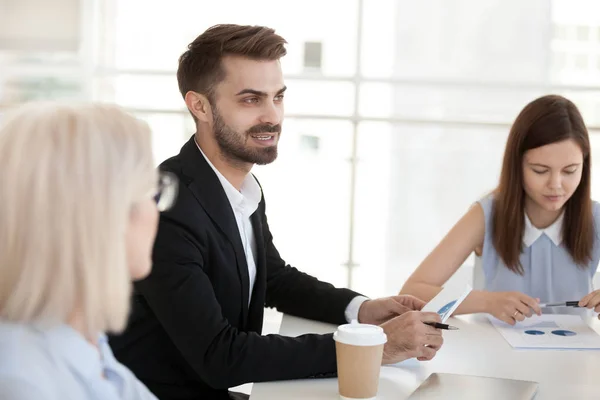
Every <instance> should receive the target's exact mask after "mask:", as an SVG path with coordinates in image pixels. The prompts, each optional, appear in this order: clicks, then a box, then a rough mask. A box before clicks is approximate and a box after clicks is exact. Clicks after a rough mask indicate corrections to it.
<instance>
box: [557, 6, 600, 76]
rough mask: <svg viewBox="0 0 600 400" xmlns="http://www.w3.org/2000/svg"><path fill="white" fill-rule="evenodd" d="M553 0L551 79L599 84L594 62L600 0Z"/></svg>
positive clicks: (599, 45) (598, 70)
mask: <svg viewBox="0 0 600 400" xmlns="http://www.w3.org/2000/svg"><path fill="white" fill-rule="evenodd" d="M573 4H574V3H573V2H572V1H568V0H552V13H551V23H552V25H553V28H554V29H553V31H552V38H551V52H552V55H553V57H552V69H551V72H552V74H551V79H552V81H553V82H556V83H560V84H574V85H591V84H593V85H598V84H600V68H597V67H596V65H594V64H595V60H596V55H597V54H598V53H599V51H598V49H599V48H600V35H599V34H598V25H600V3H598V2H595V1H578V2H576V4H577V7H573Z"/></svg>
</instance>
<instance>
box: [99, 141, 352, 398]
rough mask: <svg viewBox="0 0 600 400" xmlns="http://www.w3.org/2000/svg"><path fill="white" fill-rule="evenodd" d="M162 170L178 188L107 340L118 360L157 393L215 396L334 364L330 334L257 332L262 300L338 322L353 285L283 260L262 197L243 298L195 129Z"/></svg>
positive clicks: (218, 192) (236, 237) (235, 257)
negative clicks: (128, 308)
mask: <svg viewBox="0 0 600 400" xmlns="http://www.w3.org/2000/svg"><path fill="white" fill-rule="evenodd" d="M161 169H163V170H168V171H171V172H173V173H175V174H176V175H177V176H178V177H179V179H180V185H179V186H180V188H179V196H178V198H177V203H176V204H175V206H174V207H173V209H171V210H169V211H168V212H165V213H163V214H161V217H160V223H159V230H158V234H157V238H156V243H155V247H154V252H153V269H152V272H151V274H150V275H149V276H148V277H147V278H145V279H144V280H141V281H139V282H137V283H135V284H134V288H135V291H134V296H133V309H132V314H131V318H130V321H129V324H128V327H127V330H126V331H125V332H124V333H123V334H122V335H119V336H116V337H111V338H110V344H111V346H112V349H113V351H114V353H115V355H116V357H117V359H118V360H119V361H121V362H122V363H124V364H125V365H127V366H128V367H129V368H130V369H131V370H132V371H133V372H134V373H135V374H136V375H137V376H138V378H139V379H141V380H142V381H143V382H144V383H145V384H146V385H147V386H148V388H149V389H150V390H151V391H152V392H154V393H155V394H156V395H157V397H159V398H160V399H161V400H175V399H177V400H183V399H186V400H187V399H212V398H221V397H224V396H226V394H227V388H229V387H232V386H236V385H239V384H242V383H246V382H261V381H270V380H281V379H295V378H305V377H310V376H315V375H319V374H322V373H330V372H335V370H336V362H335V345H334V341H333V339H332V336H331V335H303V336H300V337H298V338H291V337H284V336H279V335H268V336H261V330H262V322H263V312H264V307H265V306H267V307H276V308H277V309H278V310H279V311H281V312H283V313H287V314H293V315H297V316H301V317H305V318H310V319H315V320H320V321H325V322H330V323H335V324H343V323H345V322H346V321H345V318H344V311H345V309H346V306H347V305H348V303H349V302H350V301H351V300H352V299H353V298H354V297H355V296H358V293H355V292H353V291H350V290H348V289H336V288H334V287H333V286H332V285H330V284H328V283H323V282H320V281H318V280H317V279H316V278H313V277H311V276H309V275H306V274H304V273H302V272H300V271H298V270H297V269H295V268H292V267H290V266H289V265H286V263H285V262H284V261H283V260H282V259H281V257H280V256H279V253H278V252H277V249H276V248H275V246H274V245H273V238H272V236H271V233H270V231H269V225H268V224H267V217H266V215H265V201H264V197H263V198H262V199H261V202H260V205H259V207H258V209H257V211H256V212H255V213H254V214H253V215H252V216H251V221H252V225H253V229H254V234H255V237H256V247H257V254H256V257H257V263H256V269H257V274H256V282H255V286H254V291H253V293H252V301H251V303H250V305H248V296H249V293H248V291H249V278H248V266H247V263H246V258H245V254H244V249H243V247H242V242H241V239H240V234H239V231H238V228H237V225H236V221H235V217H234V214H233V211H232V209H231V206H230V203H229V201H228V199H227V197H226V195H225V191H224V190H223V187H222V186H221V183H220V182H219V180H218V178H217V176H216V174H215V173H214V171H213V170H212V168H211V167H210V165H209V164H208V163H207V162H206V160H205V159H204V157H203V156H202V154H201V153H200V152H199V150H198V148H197V147H196V144H195V142H194V139H193V137H192V138H191V139H190V140H189V141H188V142H187V143H186V144H185V145H184V146H183V148H182V149H181V152H180V153H179V155H177V156H175V157H173V158H171V159H169V160H167V161H165V162H164V163H163V164H162V165H161ZM315 229H317V228H315Z"/></svg>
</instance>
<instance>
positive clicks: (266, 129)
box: [246, 124, 281, 135]
mask: <svg viewBox="0 0 600 400" xmlns="http://www.w3.org/2000/svg"><path fill="white" fill-rule="evenodd" d="M246 133H247V134H249V135H258V134H261V133H281V125H280V124H277V125H269V124H262V125H254V126H253V127H252V128H250V129H248V130H247V131H246Z"/></svg>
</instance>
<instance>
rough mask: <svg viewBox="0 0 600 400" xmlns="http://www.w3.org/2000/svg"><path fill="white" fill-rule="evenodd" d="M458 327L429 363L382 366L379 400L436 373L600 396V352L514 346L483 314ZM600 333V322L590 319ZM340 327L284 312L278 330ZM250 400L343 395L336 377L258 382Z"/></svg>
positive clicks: (559, 395)
mask: <svg viewBox="0 0 600 400" xmlns="http://www.w3.org/2000/svg"><path fill="white" fill-rule="evenodd" d="M449 321H450V322H449V323H450V324H452V325H455V326H457V327H459V328H460V330H459V331H445V332H444V346H443V347H442V349H441V350H440V351H439V352H438V354H437V356H436V357H435V358H434V359H433V360H432V361H428V362H419V361H416V360H414V359H413V360H407V361H405V362H402V363H399V364H396V365H393V366H385V367H382V369H381V377H380V384H379V393H378V397H377V398H378V399H379V400H386V399H390V400H391V399H393V400H400V399H405V398H407V397H408V396H409V395H410V394H411V393H412V392H413V390H415V389H416V388H417V387H418V386H419V385H420V384H421V382H423V381H424V380H425V378H426V377H427V376H428V375H429V374H430V373H432V372H451V373H459V374H470V375H480V376H492V377H499V378H513V379H522V380H531V381H535V382H539V384H540V386H539V391H538V395H537V397H536V400H538V399H539V400H550V399H579V400H581V399H596V400H597V399H600V351H552V350H513V348H512V347H511V346H510V345H509V344H508V343H507V342H506V341H505V340H504V338H503V337H502V336H501V335H500V334H499V333H498V332H497V331H496V329H495V328H494V327H493V326H492V325H491V324H490V323H489V321H488V320H487V318H486V317H485V316H484V315H468V316H459V317H453V318H451V319H450V320H449ZM589 322H590V326H592V328H593V329H595V330H596V331H597V332H599V333H600V321H598V319H597V318H594V319H590V321H589ZM335 328H336V327H335V326H333V325H328V324H323V323H320V322H315V321H309V320H305V319H301V318H297V317H291V316H289V315H285V316H284V317H283V320H282V323H281V327H280V330H279V333H280V334H282V335H286V336H298V335H300V334H304V333H329V332H333V331H334V330H335ZM250 399H251V400H275V399H277V400H280V399H298V400H299V399H303V400H304V399H323V400H325V399H331V400H333V399H339V397H338V393H337V379H314V380H296V381H280V382H267V383H255V384H254V386H253V388H252V395H251V397H250Z"/></svg>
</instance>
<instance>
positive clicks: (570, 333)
mask: <svg viewBox="0 0 600 400" xmlns="http://www.w3.org/2000/svg"><path fill="white" fill-rule="evenodd" d="M552 333H553V334H555V335H557V336H575V335H577V334H576V333H575V332H573V331H567V330H564V329H559V330H556V331H552Z"/></svg>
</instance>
